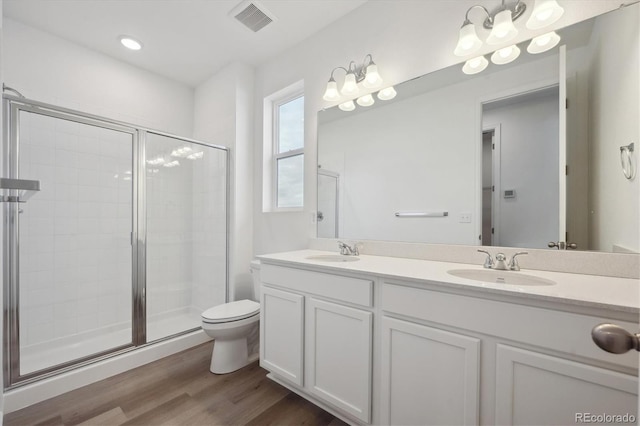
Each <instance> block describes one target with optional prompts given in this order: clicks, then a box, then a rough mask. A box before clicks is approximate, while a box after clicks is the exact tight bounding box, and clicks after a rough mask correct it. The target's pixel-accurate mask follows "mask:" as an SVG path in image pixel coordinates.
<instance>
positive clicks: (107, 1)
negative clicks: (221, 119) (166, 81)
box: [2, 0, 367, 87]
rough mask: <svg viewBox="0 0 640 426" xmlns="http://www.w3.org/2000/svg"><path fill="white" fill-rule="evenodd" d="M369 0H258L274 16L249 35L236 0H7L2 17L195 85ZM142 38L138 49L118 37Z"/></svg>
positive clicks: (260, 58)
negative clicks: (127, 46)
mask: <svg viewBox="0 0 640 426" xmlns="http://www.w3.org/2000/svg"><path fill="white" fill-rule="evenodd" d="M366 1H367V0H259V1H253V3H255V4H256V5H258V6H260V7H261V8H264V9H266V11H267V12H268V13H269V14H270V15H272V16H274V17H275V19H274V21H273V22H272V23H271V24H269V25H267V26H266V27H264V28H263V29H261V30H260V31H258V32H257V33H254V32H253V31H251V30H249V29H248V28H246V27H245V26H244V25H242V24H241V23H239V22H238V21H237V20H236V19H234V18H233V16H230V15H229V12H230V11H231V10H233V9H234V8H235V7H236V6H238V5H239V4H240V3H241V0H4V1H3V2H2V4H3V6H2V7H3V16H4V17H8V18H10V19H13V20H15V21H19V22H22V23H24V24H27V25H29V26H32V27H35V28H38V29H41V30H43V31H46V32H48V33H51V34H54V35H56V36H59V37H62V38H64V39H67V40H70V41H73V42H75V43H78V44H80V45H83V46H85V47H88V48H89V49H92V50H95V51H98V52H102V53H104V54H106V55H108V56H111V57H113V58H116V59H119V60H121V61H124V62H127V63H130V64H132V65H135V66H137V67H140V68H143V69H146V70H149V71H152V72H155V73H157V74H160V75H163V76H165V77H167V78H170V79H172V80H176V81H179V82H182V83H184V84H187V85H189V86H192V87H195V86H197V85H198V84H200V83H202V82H203V81H205V80H206V79H207V78H209V77H210V76H212V75H214V74H215V73H216V72H218V71H219V70H220V69H222V68H223V67H225V66H226V65H228V64H230V63H233V62H242V63H245V64H249V65H252V66H257V65H259V64H260V63H262V62H264V61H266V60H268V59H269V58H272V57H274V56H276V55H277V54H279V53H280V52H282V51H284V50H286V49H287V48H289V47H292V46H294V45H296V44H298V43H300V42H301V41H302V40H304V39H306V38H307V37H309V36H311V35H312V34H314V33H316V32H317V31H319V30H320V29H322V28H323V27H325V26H327V25H329V24H330V23H332V22H333V21H335V20H337V19H338V18H340V17H342V16H344V15H346V14H347V13H349V12H350V11H352V10H353V9H355V8H357V7H358V6H360V5H362V4H364V3H365V2H366ZM120 35H129V36H133V37H135V38H137V39H138V40H140V41H141V42H142V43H143V46H144V47H143V49H142V50H140V51H137V52H134V51H130V50H128V49H125V48H124V47H122V46H121V45H120V43H119V41H118V36H120Z"/></svg>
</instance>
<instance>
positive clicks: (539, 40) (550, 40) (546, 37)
mask: <svg viewBox="0 0 640 426" xmlns="http://www.w3.org/2000/svg"><path fill="white" fill-rule="evenodd" d="M558 43H560V36H559V35H558V34H556V33H555V31H551V32H550V33H547V34H542V35H541V36H538V37H534V38H533V40H531V43H529V46H528V47H527V52H529V53H532V54H536V53H542V52H546V51H547V50H551V49H553V48H554V47H556V46H557V45H558Z"/></svg>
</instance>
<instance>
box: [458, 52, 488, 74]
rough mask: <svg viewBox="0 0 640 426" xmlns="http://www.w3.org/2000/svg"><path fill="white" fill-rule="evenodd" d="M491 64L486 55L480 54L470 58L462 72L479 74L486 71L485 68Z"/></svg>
mask: <svg viewBox="0 0 640 426" xmlns="http://www.w3.org/2000/svg"><path fill="white" fill-rule="evenodd" d="M488 65H489V61H487V58H485V57H484V56H478V57H477V58H473V59H469V60H468V61H467V62H465V63H464V66H463V67H462V72H463V73H465V74H469V75H471V74H477V73H479V72H482V71H484V69H485V68H487V66H488Z"/></svg>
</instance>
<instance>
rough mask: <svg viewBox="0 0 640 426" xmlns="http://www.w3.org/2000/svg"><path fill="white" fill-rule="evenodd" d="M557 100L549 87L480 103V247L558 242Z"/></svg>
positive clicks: (538, 245)
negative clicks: (481, 225)
mask: <svg viewBox="0 0 640 426" xmlns="http://www.w3.org/2000/svg"><path fill="white" fill-rule="evenodd" d="M558 99H559V90H558V86H557V85H554V86H552V87H547V88H544V89H539V90H534V91H528V92H526V93H521V94H518V95H514V96H510V97H507V98H502V99H499V100H495V101H492V102H487V103H484V104H483V106H482V120H483V123H482V127H483V130H484V132H483V166H482V171H483V185H482V186H483V197H482V199H483V208H482V213H483V218H482V219H483V221H482V223H483V231H482V236H481V241H482V244H483V245H500V246H503V247H531V248H547V245H548V243H549V241H556V240H557V237H558V233H559V228H560V222H561V221H560V214H562V213H561V209H560V200H559V198H560V193H559V190H558V185H559V179H560V174H559V161H560V160H559V155H558V154H559V152H560V147H559V143H560V141H559V137H558V135H559V111H558V110H559V106H558V105H559V101H558ZM485 135H486V136H485ZM497 136H499V137H497ZM485 140H486V142H485ZM485 144H486V146H485ZM489 147H491V148H492V149H491V151H488V149H489ZM496 147H498V149H495V148H496ZM488 182H491V185H490V186H491V189H492V193H491V196H488V195H486V194H485V190H484V188H486V187H488V186H489V185H488ZM485 200H486V203H487V205H486V206H485ZM489 200H490V202H491V205H489V204H488V203H489ZM489 221H490V222H489ZM486 223H490V228H489V226H488V225H485V224H486ZM485 226H486V228H485ZM490 231H493V232H492V233H491V234H490V236H487V235H486V234H487V232H490ZM489 242H490V244H489Z"/></svg>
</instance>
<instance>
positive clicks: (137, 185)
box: [2, 94, 231, 389]
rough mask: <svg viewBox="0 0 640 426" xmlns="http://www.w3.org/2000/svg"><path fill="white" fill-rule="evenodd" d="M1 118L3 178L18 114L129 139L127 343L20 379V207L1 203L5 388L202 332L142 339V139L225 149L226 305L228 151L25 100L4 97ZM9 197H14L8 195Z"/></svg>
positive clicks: (13, 167) (8, 170)
mask: <svg viewBox="0 0 640 426" xmlns="http://www.w3.org/2000/svg"><path fill="white" fill-rule="evenodd" d="M2 99H3V102H2V107H3V114H4V126H3V127H4V129H3V143H2V145H3V148H2V156H3V160H2V175H3V176H4V177H10V178H17V177H18V171H19V170H18V165H19V163H18V160H19V145H18V144H19V124H20V122H19V116H18V115H19V113H20V111H26V112H31V113H35V114H40V115H45V116H49V117H54V118H58V119H63V120H68V121H73V122H76V123H80V124H85V125H91V126H96V127H101V128H104V129H109V130H113V131H119V132H123V133H127V134H131V136H132V227H131V230H132V232H131V251H132V268H131V269H132V270H131V273H132V277H131V280H132V281H131V284H132V299H131V301H132V326H131V334H132V336H131V343H129V344H125V345H120V346H116V347H113V348H111V349H109V350H106V351H102V352H97V353H94V354H92V355H88V356H85V357H82V358H76V359H73V360H71V361H68V362H65V363H62V364H57V365H54V366H51V367H48V368H46V369H42V370H37V371H35V372H32V373H28V374H24V375H20V321H19V288H20V287H19V245H20V241H19V220H18V215H19V212H18V203H17V202H11V203H9V202H6V203H3V204H4V206H3V210H2V213H3V235H4V238H3V256H2V257H3V319H4V327H3V328H4V330H3V331H4V333H3V355H4V362H3V364H4V365H3V371H4V389H12V388H16V387H19V386H23V385H26V384H29V383H33V382H35V381H38V380H41V379H44V378H47V377H51V376H54V375H57V374H60V373H64V372H67V371H70V370H73V369H76V368H79V367H82V366H85V365H88V364H92V363H95V362H98V361H102V360H104V359H107V358H111V357H114V356H117V355H120V354H123V353H125V352H129V351H132V350H136V349H139V348H141V347H145V346H148V345H152V344H155V343H158V342H162V341H165V340H169V339H172V338H174V337H177V336H181V335H184V334H188V333H191V332H193V331H196V330H198V329H200V327H196V328H193V329H190V330H184V331H182V332H179V333H176V334H173V335H170V336H167V337H164V338H161V339H157V340H154V341H153V342H147V341H146V244H147V235H146V233H147V228H146V192H145V189H146V188H145V177H146V161H145V158H146V157H145V153H146V137H147V134H156V135H160V136H165V137H170V138H174V139H177V140H181V141H184V142H188V143H193V144H197V145H201V146H205V147H208V148H213V149H216V150H221V151H224V153H225V222H226V223H225V230H226V232H225V239H226V241H225V302H228V301H229V244H230V231H229V224H230V208H229V203H230V199H231V196H230V179H229V177H230V149H229V148H227V147H224V146H220V145H214V144H209V143H206V142H202V141H198V140H194V139H189V138H184V137H181V136H177V135H174V134H171V133H166V132H162V131H158V130H152V129H148V128H144V127H142V126H138V125H133V124H129V123H125V122H120V121H117V120H111V119H108V118H105V117H101V116H97V115H92V114H87V113H84V112H81V111H76V110H72V109H68V108H63V107H58V106H55V105H51V104H47V103H43V102H38V101H34V100H30V99H26V98H23V97H18V96H13V95H8V94H3V95H2ZM12 195H13V194H12Z"/></svg>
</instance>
